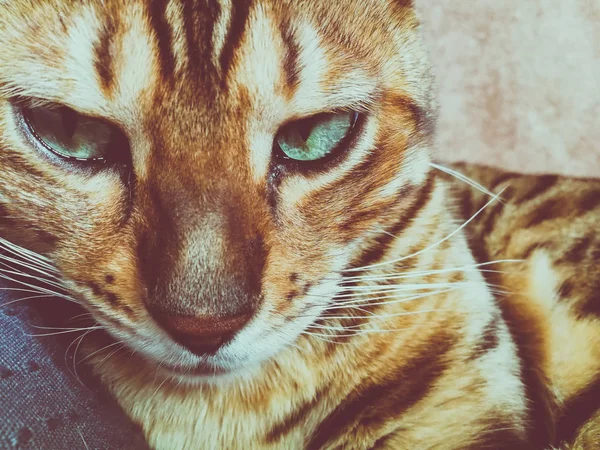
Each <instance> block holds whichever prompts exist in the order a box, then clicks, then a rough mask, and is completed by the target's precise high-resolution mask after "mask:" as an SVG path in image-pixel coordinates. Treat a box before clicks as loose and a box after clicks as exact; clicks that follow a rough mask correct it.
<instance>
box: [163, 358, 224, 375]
mask: <svg viewBox="0 0 600 450" xmlns="http://www.w3.org/2000/svg"><path fill="white" fill-rule="evenodd" d="M160 369H161V370H162V371H163V373H165V372H166V374H168V375H175V376H183V377H202V378H204V377H216V376H221V375H228V374H230V373H231V372H230V371H229V370H226V369H224V368H223V367H220V366H217V365H215V364H211V363H208V362H201V363H199V364H196V365H195V366H191V367H190V366H177V365H165V364H163V365H161V366H160Z"/></svg>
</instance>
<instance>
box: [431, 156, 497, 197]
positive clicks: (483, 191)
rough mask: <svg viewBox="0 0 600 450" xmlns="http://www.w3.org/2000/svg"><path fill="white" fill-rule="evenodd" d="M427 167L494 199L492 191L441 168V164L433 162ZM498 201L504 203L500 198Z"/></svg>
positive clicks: (460, 174) (457, 173)
mask: <svg viewBox="0 0 600 450" xmlns="http://www.w3.org/2000/svg"><path fill="white" fill-rule="evenodd" d="M429 166H430V167H433V168H434V169H437V170H439V171H440V172H444V173H446V174H448V175H450V176H451V177H454V178H456V179H457V180H459V181H462V182H464V183H466V184H468V185H469V186H471V187H472V188H474V189H477V190H478V191H479V192H481V193H482V194H486V195H489V196H490V197H494V196H495V195H496V194H494V193H493V192H492V191H490V190H489V189H488V188H486V187H485V186H483V185H482V184H480V183H478V182H477V181H475V180H473V179H472V178H469V177H468V176H466V175H464V174H462V173H460V172H459V171H457V170H454V169H451V168H450V167H446V166H442V165H441V164H436V163H434V162H430V163H429ZM500 201H501V202H503V203H504V200H503V199H502V198H500Z"/></svg>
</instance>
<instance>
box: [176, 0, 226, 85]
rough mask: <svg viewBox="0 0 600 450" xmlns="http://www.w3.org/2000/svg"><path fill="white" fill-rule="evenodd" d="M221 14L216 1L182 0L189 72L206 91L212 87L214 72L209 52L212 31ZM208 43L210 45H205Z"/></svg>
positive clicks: (211, 47) (212, 42) (219, 6)
mask: <svg viewBox="0 0 600 450" xmlns="http://www.w3.org/2000/svg"><path fill="white" fill-rule="evenodd" d="M222 13H223V11H222V10H221V5H220V3H219V2H218V1H214V0H204V1H203V2H202V5H201V4H200V3H199V2H198V0H183V28H184V32H185V41H186V47H187V54H188V61H189V71H190V74H191V76H192V77H193V78H194V79H200V81H201V83H202V85H203V87H204V88H205V89H206V88H208V87H209V86H210V87H212V85H213V83H212V82H211V81H212V75H213V74H214V72H215V68H214V65H213V63H212V58H211V52H212V49H213V48H214V41H213V39H214V30H215V24H216V22H217V21H218V18H219V16H220V15H221V14H222ZM208 42H210V43H211V45H207V43H208Z"/></svg>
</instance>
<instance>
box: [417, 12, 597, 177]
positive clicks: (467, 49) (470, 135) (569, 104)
mask: <svg viewBox="0 0 600 450" xmlns="http://www.w3.org/2000/svg"><path fill="white" fill-rule="evenodd" d="M416 3H417V7H418V8H419V10H420V13H421V16H422V20H423V22H424V25H425V27H424V28H425V37H426V39H427V44H428V46H429V48H430V49H431V57H432V60H433V64H434V70H435V72H436V76H437V79H438V84H439V91H440V103H441V110H440V122H439V129H438V148H439V153H440V155H439V158H440V159H442V160H450V161H470V162H478V163H485V164H493V165H498V166H500V167H503V168H506V169H509V170H516V171H524V172H535V173H541V172H557V173H563V174H568V175H587V176H600V2H598V1H595V0H572V1H568V2H564V1H560V0H546V1H543V2H542V1H540V0H537V1H526V2H524V1H522V0H507V1H503V2H498V1H489V0H485V1H478V2H454V1H450V0H435V1H425V0H420V1H419V0H417V2H416Z"/></svg>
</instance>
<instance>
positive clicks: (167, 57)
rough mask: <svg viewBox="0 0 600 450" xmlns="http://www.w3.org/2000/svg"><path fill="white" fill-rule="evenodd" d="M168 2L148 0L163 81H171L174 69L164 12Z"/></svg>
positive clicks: (170, 36)
mask: <svg viewBox="0 0 600 450" xmlns="http://www.w3.org/2000/svg"><path fill="white" fill-rule="evenodd" d="M167 2H168V0H150V3H149V5H148V8H149V11H148V14H149V18H150V23H151V25H152V28H153V29H154V36H155V39H156V44H157V47H158V59H159V64H160V72H161V74H162V76H163V78H164V79H165V80H172V76H173V71H174V69H175V55H174V51H173V36H172V33H173V31H172V29H171V26H170V24H169V22H168V21H167V17H166V10H167Z"/></svg>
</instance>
